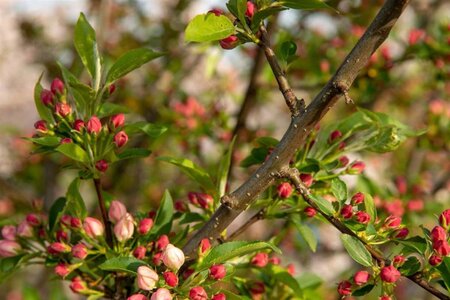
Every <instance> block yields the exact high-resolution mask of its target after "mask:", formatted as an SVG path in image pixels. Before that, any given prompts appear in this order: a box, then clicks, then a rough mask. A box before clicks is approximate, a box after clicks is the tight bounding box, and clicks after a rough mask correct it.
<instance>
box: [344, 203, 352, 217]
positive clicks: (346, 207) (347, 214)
mask: <svg viewBox="0 0 450 300" xmlns="http://www.w3.org/2000/svg"><path fill="white" fill-rule="evenodd" d="M341 216H342V217H343V218H344V219H350V218H351V217H352V216H353V206H351V205H350V204H345V205H344V206H343V207H342V208H341Z"/></svg>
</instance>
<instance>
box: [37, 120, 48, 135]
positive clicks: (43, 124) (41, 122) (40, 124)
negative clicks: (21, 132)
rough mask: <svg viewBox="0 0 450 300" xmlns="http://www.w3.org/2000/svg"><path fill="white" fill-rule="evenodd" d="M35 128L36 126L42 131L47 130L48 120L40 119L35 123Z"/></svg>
mask: <svg viewBox="0 0 450 300" xmlns="http://www.w3.org/2000/svg"><path fill="white" fill-rule="evenodd" d="M34 128H36V129H37V130H39V131H41V132H42V133H45V132H47V130H48V129H47V122H45V121H44V120H39V121H37V122H36V123H34Z"/></svg>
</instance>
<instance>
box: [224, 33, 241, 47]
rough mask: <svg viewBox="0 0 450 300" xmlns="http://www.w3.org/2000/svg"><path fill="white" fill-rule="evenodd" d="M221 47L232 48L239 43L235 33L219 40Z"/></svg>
mask: <svg viewBox="0 0 450 300" xmlns="http://www.w3.org/2000/svg"><path fill="white" fill-rule="evenodd" d="M219 44H220V47H222V49H225V50H231V49H233V48H235V47H236V46H237V45H238V44H239V39H238V37H237V36H235V35H230V36H229V37H226V38H224V39H223V40H220V41H219Z"/></svg>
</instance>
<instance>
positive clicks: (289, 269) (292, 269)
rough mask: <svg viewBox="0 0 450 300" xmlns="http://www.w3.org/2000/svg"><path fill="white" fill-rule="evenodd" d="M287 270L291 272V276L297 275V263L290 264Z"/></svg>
mask: <svg viewBox="0 0 450 300" xmlns="http://www.w3.org/2000/svg"><path fill="white" fill-rule="evenodd" d="M286 271H287V272H288V273H289V274H291V276H294V275H295V265H294V264H289V265H287V267H286Z"/></svg>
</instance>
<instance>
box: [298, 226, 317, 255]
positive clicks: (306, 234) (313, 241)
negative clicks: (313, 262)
mask: <svg viewBox="0 0 450 300" xmlns="http://www.w3.org/2000/svg"><path fill="white" fill-rule="evenodd" d="M294 224H295V227H296V228H297V230H298V232H299V233H300V235H301V236H302V237H303V239H304V240H305V242H306V244H308V246H309V248H310V249H311V251H312V252H316V249H317V238H316V236H315V234H314V232H313V231H312V230H311V228H309V226H308V225H305V224H303V223H300V222H294Z"/></svg>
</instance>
